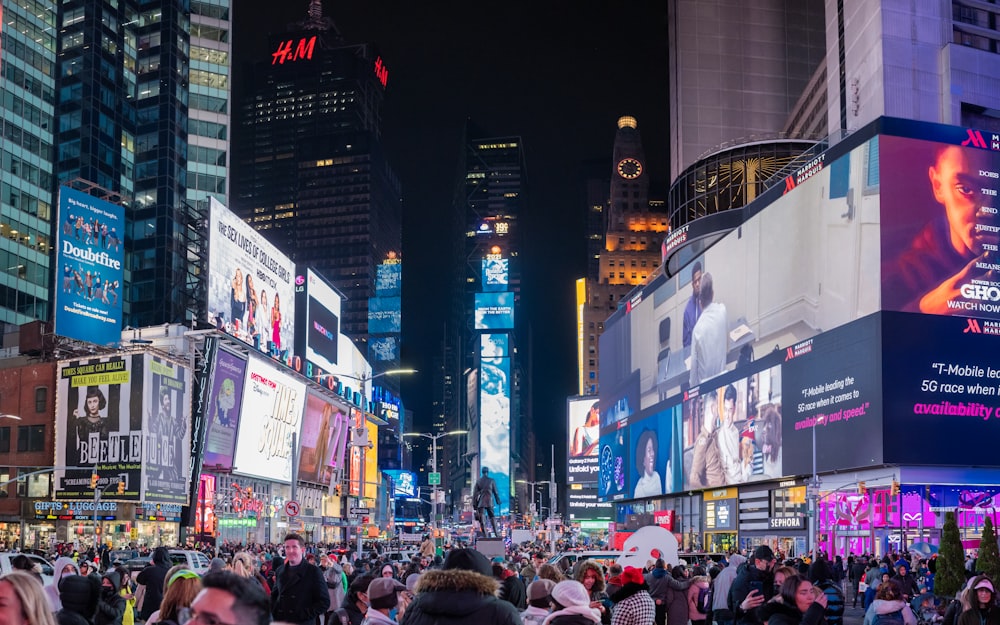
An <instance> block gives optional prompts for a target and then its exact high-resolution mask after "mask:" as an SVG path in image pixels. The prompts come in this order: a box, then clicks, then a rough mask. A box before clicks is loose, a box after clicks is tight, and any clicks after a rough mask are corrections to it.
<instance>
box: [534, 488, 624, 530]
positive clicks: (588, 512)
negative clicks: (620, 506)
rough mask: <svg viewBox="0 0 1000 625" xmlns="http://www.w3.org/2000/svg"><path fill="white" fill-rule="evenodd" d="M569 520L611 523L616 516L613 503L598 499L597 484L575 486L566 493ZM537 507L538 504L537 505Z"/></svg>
mask: <svg viewBox="0 0 1000 625" xmlns="http://www.w3.org/2000/svg"><path fill="white" fill-rule="evenodd" d="M566 497H567V499H568V502H569V503H568V506H567V513H568V515H569V520H570V521H572V522H577V521H601V520H603V521H610V520H611V519H613V518H614V516H615V506H614V504H613V503H603V502H601V501H598V499H597V485H596V484H573V485H571V486H570V487H569V490H568V491H567V492H566ZM536 505H537V504H536Z"/></svg>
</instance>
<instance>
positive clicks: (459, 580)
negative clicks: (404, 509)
mask: <svg viewBox="0 0 1000 625" xmlns="http://www.w3.org/2000/svg"><path fill="white" fill-rule="evenodd" d="M498 586H499V584H498V583H497V581H496V580H495V579H493V571H492V569H491V567H490V562H489V560H487V559H486V556H484V555H483V554H481V553H479V552H478V551H475V550H474V549H452V550H451V551H450V552H449V553H448V557H446V558H445V560H444V564H443V568H441V569H429V570H427V571H426V572H425V573H424V574H423V575H421V576H420V581H419V582H417V587H416V590H417V596H416V598H415V599H414V600H413V602H412V603H411V604H410V605H409V606H408V607H407V609H406V612H405V613H404V614H403V618H402V621H401V625H452V624H455V625H465V624H466V623H477V624H485V623H490V624H491V625H520V623H521V617H520V615H519V614H518V612H517V609H516V608H515V607H514V606H513V605H511V604H510V603H508V602H506V601H501V600H500V599H498V598H497V597H496V592H497V588H498Z"/></svg>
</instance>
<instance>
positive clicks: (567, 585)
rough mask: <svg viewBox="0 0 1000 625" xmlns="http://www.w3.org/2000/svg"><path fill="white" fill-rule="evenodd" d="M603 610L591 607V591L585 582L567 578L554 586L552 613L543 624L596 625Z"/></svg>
mask: <svg viewBox="0 0 1000 625" xmlns="http://www.w3.org/2000/svg"><path fill="white" fill-rule="evenodd" d="M600 622H601V611H600V610H598V609H597V608H592V607H590V593H589V592H587V589H586V588H584V586H583V584H581V583H580V582H578V581H576V580H574V579H567V580H565V581H561V582H559V583H558V584H556V585H555V586H553V587H552V614H550V615H549V616H548V618H547V619H545V622H544V623H543V625H594V624H595V623H600Z"/></svg>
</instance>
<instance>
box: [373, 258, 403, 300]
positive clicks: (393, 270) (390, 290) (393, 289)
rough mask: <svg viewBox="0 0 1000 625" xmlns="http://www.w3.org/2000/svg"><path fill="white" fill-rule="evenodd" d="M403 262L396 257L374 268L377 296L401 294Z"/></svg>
mask: <svg viewBox="0 0 1000 625" xmlns="http://www.w3.org/2000/svg"><path fill="white" fill-rule="evenodd" d="M402 283H403V264H402V263H401V262H399V260H398V259H395V260H387V261H385V262H383V263H381V264H379V266H378V267H376V268H375V294H376V295H378V296H379V297H389V296H393V295H395V296H399V295H401V294H402V293H401V285H402Z"/></svg>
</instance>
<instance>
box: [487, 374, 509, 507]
mask: <svg viewBox="0 0 1000 625" xmlns="http://www.w3.org/2000/svg"><path fill="white" fill-rule="evenodd" d="M479 371H480V376H481V377H480V384H479V419H480V421H479V466H480V468H483V467H485V468H488V469H489V470H490V477H492V478H493V479H494V480H495V481H496V484H497V493H498V494H499V495H500V506H499V510H498V511H497V514H498V515H501V516H503V515H506V514H509V513H510V358H482V359H481V361H480V367H479Z"/></svg>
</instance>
